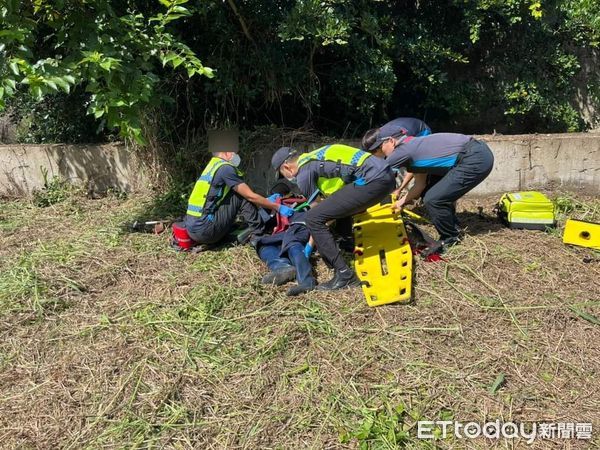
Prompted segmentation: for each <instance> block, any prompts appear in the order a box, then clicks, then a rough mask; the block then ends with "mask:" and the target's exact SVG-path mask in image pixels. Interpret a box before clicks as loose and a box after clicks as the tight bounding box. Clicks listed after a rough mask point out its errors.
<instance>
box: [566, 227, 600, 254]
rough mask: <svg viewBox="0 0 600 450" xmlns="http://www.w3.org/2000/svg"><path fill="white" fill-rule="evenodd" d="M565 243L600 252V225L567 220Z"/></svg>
mask: <svg viewBox="0 0 600 450" xmlns="http://www.w3.org/2000/svg"><path fill="white" fill-rule="evenodd" d="M563 242H564V243H565V244H571V245H579V246H580V247H589V248H593V249H595V250H600V223H593V222H585V221H583V220H575V219H567V223H565V232H564V234H563Z"/></svg>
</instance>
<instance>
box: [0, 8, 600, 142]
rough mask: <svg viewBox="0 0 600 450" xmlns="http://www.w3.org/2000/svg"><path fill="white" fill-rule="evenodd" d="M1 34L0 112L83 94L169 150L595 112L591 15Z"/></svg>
mask: <svg viewBox="0 0 600 450" xmlns="http://www.w3.org/2000/svg"><path fill="white" fill-rule="evenodd" d="M0 19H1V21H2V31H0V102H2V100H3V98H6V97H10V96H13V95H15V92H16V91H17V90H21V91H22V90H23V89H24V88H27V90H28V92H29V93H30V94H31V95H33V97H34V98H36V99H39V98H41V97H43V96H46V95H49V94H52V93H55V92H57V91H58V92H63V93H65V94H68V93H69V92H70V91H71V90H72V89H73V87H74V86H75V85H77V86H80V87H81V89H83V90H85V91H86V92H87V95H88V97H87V99H86V100H85V102H86V108H87V111H88V112H89V114H91V115H92V116H93V117H95V118H96V119H97V120H98V125H99V127H100V128H103V127H105V126H106V127H108V128H109V129H114V128H118V129H119V130H120V133H121V134H122V135H123V136H129V137H133V138H135V139H137V140H138V141H140V142H142V141H143V138H142V125H141V124H142V123H143V119H144V116H145V115H147V113H148V111H152V112H153V114H154V113H156V112H157V113H158V114H159V115H162V116H163V117H164V118H165V119H163V120H162V121H159V122H158V123H161V124H162V125H161V129H160V130H159V131H160V137H161V139H170V140H172V141H175V142H178V141H185V140H187V139H190V136H191V135H193V134H194V133H195V132H196V131H195V130H203V129H205V128H207V127H210V126H215V125H223V124H232V123H234V124H238V125H240V126H243V127H253V126H257V125H265V124H273V123H274V124H277V125H280V126H292V127H300V126H312V127H316V128H318V129H319V130H321V131H323V132H327V133H337V134H344V135H347V136H357V135H359V134H360V133H361V132H362V131H363V130H364V129H366V128H368V127H370V126H372V125H374V124H379V123H381V122H382V121H384V120H387V119H389V118H391V117H394V116H397V115H415V116H418V117H422V118H425V119H426V120H427V121H428V122H431V123H432V125H433V126H434V128H435V129H440V130H441V129H454V130H462V131H465V132H486V131H492V130H494V129H496V130H498V131H501V132H511V131H512V132H531V131H566V130H570V131H574V130H579V129H583V128H584V127H585V126H586V124H585V123H584V121H583V118H582V115H581V111H580V110H579V109H578V106H577V103H576V97H577V95H578V92H580V91H581V89H580V86H579V84H581V83H583V84H585V86H584V87H585V88H586V89H587V92H589V93H590V98H591V99H592V100H594V99H595V100H594V101H597V102H600V76H599V75H598V73H597V71H592V70H589V68H586V64H588V65H589V61H594V58H596V59H597V58H598V47H599V46H600V6H599V3H598V2H597V1H595V0H502V1H501V0H446V1H443V2H441V1H433V0H419V1H409V0H397V1H391V0H377V1H368V0H219V1H216V0H189V1H186V0H119V1H117V0H99V1H92V0H25V1H18V0H4V6H0ZM201 61H202V63H201ZM203 63H204V64H206V65H207V66H210V67H214V68H215V72H214V73H213V71H212V70H211V69H209V68H208V67H205V66H204V65H203ZM584 69H585V70H584ZM196 74H199V75H202V76H200V77H196V76H194V75H196ZM584 74H587V75H586V77H587V79H585V77H584V76H583V75H584ZM208 78H211V79H210V80H208ZM69 96H70V95H69ZM71 98H72V97H71ZM57 103H58V100H57V101H56V102H54V103H52V102H51V104H57ZM0 106H2V105H1V104H0ZM596 106H597V105H596ZM56 110H57V111H60V108H58V107H57V108H56ZM57 122H58V121H57Z"/></svg>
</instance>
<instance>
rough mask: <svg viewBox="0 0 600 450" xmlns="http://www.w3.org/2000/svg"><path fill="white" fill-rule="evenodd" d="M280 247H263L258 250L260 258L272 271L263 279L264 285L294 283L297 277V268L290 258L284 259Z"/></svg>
mask: <svg viewBox="0 0 600 450" xmlns="http://www.w3.org/2000/svg"><path fill="white" fill-rule="evenodd" d="M280 253H281V246H280V245H262V246H261V247H260V248H259V249H258V256H259V258H260V259H261V260H262V261H263V262H264V263H265V264H266V265H267V267H268V269H269V270H270V272H269V273H267V274H266V275H265V276H263V277H262V279H261V282H262V283H263V284H275V285H277V286H279V285H281V284H285V283H287V282H288V281H292V280H293V279H294V278H295V277H296V268H295V267H294V266H293V265H292V263H291V262H290V260H289V259H288V258H285V257H282V256H281V255H280Z"/></svg>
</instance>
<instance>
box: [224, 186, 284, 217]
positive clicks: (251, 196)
mask: <svg viewBox="0 0 600 450" xmlns="http://www.w3.org/2000/svg"><path fill="white" fill-rule="evenodd" d="M233 190H234V191H235V192H237V193H238V194H240V195H241V196H242V197H244V198H245V199H246V200H248V201H249V202H250V203H254V204H255V205H256V206H260V207H262V208H267V209H271V210H273V211H278V210H279V207H280V206H281V205H278V204H277V203H273V202H271V201H269V200H267V199H266V198H264V197H263V196H262V195H259V194H257V193H256V192H254V191H253V190H252V189H251V188H250V186H248V185H247V184H246V183H240V184H238V185H236V186H235V187H234V188H233Z"/></svg>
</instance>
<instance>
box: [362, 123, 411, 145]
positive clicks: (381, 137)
mask: <svg viewBox="0 0 600 450" xmlns="http://www.w3.org/2000/svg"><path fill="white" fill-rule="evenodd" d="M395 122H396V121H395V120H392V121H391V122H388V123H386V124H385V125H384V126H382V127H381V128H379V130H377V138H376V139H375V142H373V143H372V144H371V145H370V146H369V148H366V149H364V150H366V151H368V152H372V151H373V150H375V149H376V148H378V147H379V146H380V145H381V144H383V143H384V142H385V141H386V140H387V139H389V138H391V137H398V136H403V135H405V134H406V128H404V127H403V126H400V125H398V124H397V123H395Z"/></svg>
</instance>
